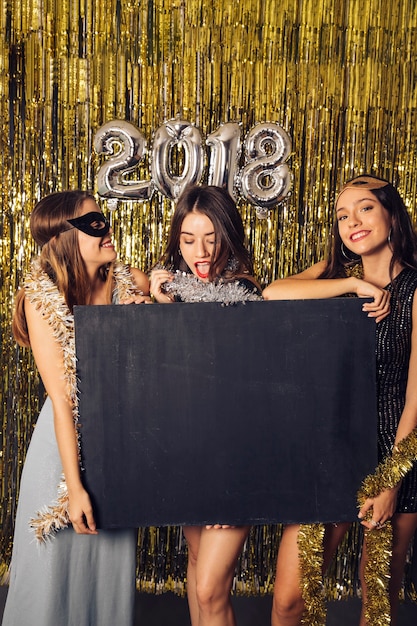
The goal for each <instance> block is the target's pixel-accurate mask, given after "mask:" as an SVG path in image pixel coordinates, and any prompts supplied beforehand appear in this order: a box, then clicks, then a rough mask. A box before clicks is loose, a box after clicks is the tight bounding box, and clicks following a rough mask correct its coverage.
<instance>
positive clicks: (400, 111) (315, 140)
mask: <svg viewBox="0 0 417 626" xmlns="http://www.w3.org/2000/svg"><path fill="white" fill-rule="evenodd" d="M0 44H1V45H0V145H1V150H0V163H1V195H0V203H1V207H0V238H1V248H0V253H1V268H0V271H1V284H0V288H1V295H0V307H1V374H2V375H1V386H0V390H1V408H2V413H1V419H2V447H1V458H0V462H1V466H0V467H1V469H0V477H1V509H0V524H1V528H2V536H1V542H0V561H1V565H0V568H1V570H2V571H3V572H4V571H5V569H6V567H7V564H8V562H9V559H10V551H11V535H12V522H13V517H14V513H15V506H16V497H17V493H18V489H19V477H20V471H21V467H22V464H23V460H24V455H25V451H26V447H27V444H28V441H29V439H30V435H31V431H32V426H33V423H34V421H35V420H36V415H37V411H38V409H39V403H40V401H41V400H42V388H41V385H40V382H39V379H38V375H37V372H36V369H35V367H34V364H33V361H32V359H31V356H30V353H29V352H28V351H26V350H22V349H20V348H18V347H16V345H15V343H14V341H13V340H12V338H11V335H10V319H11V308H12V300H13V294H14V292H15V290H16V288H17V286H18V284H19V283H20V281H21V278H22V274H23V273H24V271H25V269H26V268H27V266H28V263H29V261H30V258H31V256H32V255H33V254H34V253H36V248H35V246H34V244H33V242H32V241H31V238H30V234H29V229H28V219H29V215H30V212H31V210H32V208H33V205H34V204H35V202H36V201H37V200H38V199H39V198H40V197H41V196H43V195H45V194H47V193H50V192H53V191H56V190H61V189H67V188H89V189H93V190H94V191H97V184H96V183H97V180H96V179H97V172H98V169H99V167H100V165H101V164H102V162H103V156H102V155H97V154H96V153H95V152H94V150H93V139H94V135H95V133H96V132H97V130H98V129H99V128H100V127H101V126H102V125H103V124H104V123H105V122H108V121H111V120H116V119H118V120H126V121H130V122H132V123H133V124H134V125H135V126H137V127H138V128H139V129H140V131H141V132H142V134H143V135H144V136H145V137H146V139H147V143H148V150H150V148H151V146H152V142H153V138H154V135H155V132H156V131H157V129H158V128H159V127H160V126H161V124H162V123H163V122H164V121H167V120H169V119H172V118H175V117H177V116H179V117H180V118H181V119H185V120H188V121H190V122H191V123H193V124H194V125H195V126H197V127H198V128H199V129H200V131H201V133H202V136H203V142H204V139H205V138H207V136H208V135H209V134H210V133H212V132H214V131H215V130H216V128H218V127H219V126H220V124H222V123H225V122H239V124H240V127H241V134H242V139H244V137H245V136H246V134H247V133H248V132H249V130H250V129H251V128H252V127H253V126H254V125H255V124H257V123H260V122H277V123H278V124H280V125H281V126H282V127H283V128H284V129H285V130H286V131H287V133H288V134H289V136H290V137H291V140H292V152H291V157H290V159H289V161H288V164H289V166H290V168H291V172H292V176H293V189H292V192H291V193H290V194H289V196H288V197H287V199H286V201H285V202H284V203H283V204H282V205H281V206H279V207H275V208H273V209H271V210H270V211H269V212H268V215H267V218H266V219H262V220H261V219H258V217H257V216H256V212H255V207H254V206H252V205H251V204H249V203H248V202H244V201H242V200H240V201H239V207H240V210H241V213H242V217H243V219H244V222H245V225H246V232H247V236H248V244H249V246H250V248H251V250H252V252H253V255H254V258H255V266H256V270H257V273H258V276H259V279H260V281H261V282H262V283H263V284H266V283H268V282H270V281H271V280H272V279H273V278H275V277H279V276H281V277H282V276H284V275H286V274H288V273H292V272H294V271H297V270H300V269H302V268H304V267H305V266H307V265H309V264H310V263H312V262H314V261H316V260H318V259H320V258H322V257H323V255H324V254H325V253H326V245H327V244H326V242H327V239H328V234H329V228H330V225H331V223H332V219H333V218H332V211H333V208H332V204H333V199H334V195H335V190H336V189H337V187H338V186H339V185H340V184H341V183H342V182H343V181H344V180H346V179H347V178H348V177H351V176H352V175H355V174H359V173H363V172H370V173H375V174H379V175H381V176H384V177H387V178H389V179H391V180H392V181H393V182H395V183H396V184H398V187H399V189H400V191H401V193H402V194H403V196H404V197H405V200H406V203H407V206H408V207H409V210H410V214H411V215H412V217H413V218H415V217H416V215H415V196H416V176H415V175H414V172H415V169H416V130H415V129H417V113H416V111H417V108H416V107H417V88H416V85H417V76H416V73H417V62H416V52H415V51H416V49H417V8H416V3H415V0H399V1H398V2H393V1H392V0H368V1H367V2H366V3H365V4H364V2H363V1H361V0H346V1H345V2H340V1H339V0H304V1H303V0H235V2H233V3H229V2H221V1H219V0H211V1H210V2H200V1H197V0H147V1H145V0H142V1H140V0H78V1H77V2H73V1H72V0H0ZM148 154H149V153H148ZM148 154H147V155H146V157H145V158H144V160H143V161H142V162H141V163H140V165H139V168H138V172H137V177H138V178H139V179H140V180H145V179H149V177H150V159H149V156H148ZM206 154H207V153H206ZM178 167H180V164H179V166H178ZM207 170H208V164H207V158H206V162H205V169H204V173H203V180H206V179H207V175H208V171H207ZM103 204H104V207H105V206H106V201H104V202H103ZM171 213H172V202H171V201H170V200H168V199H167V198H166V197H164V196H163V195H161V194H159V193H154V195H153V196H152V198H151V199H150V200H149V201H146V202H138V201H133V202H132V201H131V202H128V201H125V200H120V201H118V203H117V209H116V211H115V212H114V214H112V217H113V222H114V229H115V240H116V242H117V245H118V249H119V256H120V258H121V259H122V260H125V261H126V262H129V263H132V264H133V265H136V266H138V267H141V268H143V269H147V268H149V267H150V266H151V265H152V263H153V262H154V261H155V260H156V259H157V258H158V256H159V253H160V251H161V249H162V247H163V245H164V241H165V237H166V233H167V229H168V225H169V219H170V216H171ZM278 534H279V529H274V528H269V527H260V528H259V529H257V530H256V532H255V533H253V534H252V536H251V540H250V541H249V543H248V546H247V548H246V550H245V553H244V555H243V556H242V559H241V563H240V569H239V572H238V574H237V579H236V589H237V591H245V592H251V593H257V592H260V593H262V592H264V591H268V590H270V589H271V584H272V582H271V576H272V571H273V561H274V558H275V554H276V543H277V542H276V539H277V535H278ZM351 540H352V539H351V538H350V539H349V541H351ZM139 554H140V567H141V568H142V569H141V571H142V573H141V574H140V578H139V581H138V586H139V587H140V588H144V589H149V590H155V589H157V590H161V591H163V590H166V589H175V590H177V591H179V592H181V591H182V584H183V583H182V580H183V572H184V567H183V566H184V548H183V544H182V542H181V538H180V535H179V533H178V532H177V530H176V529H172V528H168V529H148V530H146V531H143V533H142V534H141V536H140V541H139ZM352 568H353V564H351V565H350V569H349V567H348V568H347V570H346V568H345V570H344V569H343V568H341V565H340V562H339V563H338V564H337V568H336V569H337V572H338V574H337V576H338V587H337V589H338V591H335V592H332V593H333V594H334V595H337V594H338V593H342V592H343V591H346V589H348V588H349V589H351V588H352V585H353V584H354V583H353V580H352V576H353V569H352ZM342 570H343V571H342ZM346 572H347V573H346ZM0 574H1V571H0Z"/></svg>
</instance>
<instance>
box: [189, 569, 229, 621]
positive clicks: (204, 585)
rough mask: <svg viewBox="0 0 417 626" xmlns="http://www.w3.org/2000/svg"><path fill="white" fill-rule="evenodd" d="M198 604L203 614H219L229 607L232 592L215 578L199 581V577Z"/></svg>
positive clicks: (197, 588)
mask: <svg viewBox="0 0 417 626" xmlns="http://www.w3.org/2000/svg"><path fill="white" fill-rule="evenodd" d="M196 592H197V602H198V606H199V608H200V610H201V611H203V612H209V613H210V612H217V611H220V610H222V608H223V607H225V606H226V605H227V603H228V602H229V599H230V591H229V589H227V588H226V587H225V586H223V585H219V583H218V581H215V580H214V579H213V578H205V579H204V580H199V579H198V577H197V587H196Z"/></svg>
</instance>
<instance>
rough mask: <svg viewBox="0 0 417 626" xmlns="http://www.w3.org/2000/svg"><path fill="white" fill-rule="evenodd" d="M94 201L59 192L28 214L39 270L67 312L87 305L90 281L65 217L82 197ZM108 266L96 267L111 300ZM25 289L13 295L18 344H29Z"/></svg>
mask: <svg viewBox="0 0 417 626" xmlns="http://www.w3.org/2000/svg"><path fill="white" fill-rule="evenodd" d="M88 199H90V200H94V201H95V198H94V196H92V195H91V194H90V193H88V192H86V191H80V190H74V191H60V192H56V193H52V194H50V195H48V196H45V197H44V198H42V200H40V201H39V202H38V203H37V205H36V206H35V208H34V209H33V211H32V214H31V216H30V230H31V234H32V237H33V238H34V240H35V241H36V243H37V244H38V245H39V246H40V247H41V251H40V255H39V259H40V264H41V268H42V270H43V271H44V272H45V273H46V274H47V275H48V276H49V278H50V279H51V280H52V281H53V282H54V283H55V285H56V286H57V288H58V290H59V292H60V293H61V294H62V295H63V296H64V299H65V302H66V303H67V305H68V308H69V309H70V311H71V312H72V311H73V307H74V305H75V304H89V302H90V297H91V283H90V280H89V277H88V274H87V270H86V267H85V263H84V261H83V258H82V256H81V253H80V248H79V245H78V231H77V229H75V228H71V226H70V224H69V223H68V221H67V220H68V219H71V218H73V217H77V216H78V215H79V214H80V212H81V207H82V205H83V203H84V201H85V200H88ZM112 267H113V265H112V264H110V265H109V266H108V265H106V266H103V267H102V268H100V276H101V278H102V280H103V282H107V285H108V301H109V303H110V302H111V290H112V277H113V273H112ZM24 298H25V290H24V289H20V290H19V291H18V293H17V295H16V300H15V311H14V316H13V321H12V330H13V335H14V337H15V339H16V341H17V342H18V343H20V344H21V345H23V346H29V345H30V341H29V335H28V329H27V324H26V316H25V309H24Z"/></svg>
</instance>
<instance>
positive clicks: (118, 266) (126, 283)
mask: <svg viewBox="0 0 417 626" xmlns="http://www.w3.org/2000/svg"><path fill="white" fill-rule="evenodd" d="M113 274H114V278H115V281H116V287H117V289H118V291H119V292H120V291H121V290H122V289H125V290H126V289H127V290H129V291H130V290H131V291H132V292H134V291H136V290H139V291H141V292H142V293H143V294H144V295H148V294H149V279H148V277H147V275H146V274H145V272H143V271H142V270H140V269H138V268H137V267H131V266H130V265H126V264H123V263H120V262H119V261H117V262H116V263H115V264H114V266H113Z"/></svg>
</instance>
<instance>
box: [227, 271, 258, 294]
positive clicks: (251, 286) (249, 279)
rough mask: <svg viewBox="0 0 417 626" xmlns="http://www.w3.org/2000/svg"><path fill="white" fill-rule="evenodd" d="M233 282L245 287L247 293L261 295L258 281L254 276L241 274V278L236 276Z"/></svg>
mask: <svg viewBox="0 0 417 626" xmlns="http://www.w3.org/2000/svg"><path fill="white" fill-rule="evenodd" d="M234 281H235V282H236V283H238V284H239V285H240V286H241V287H245V289H248V290H249V291H253V292H254V293H257V294H261V293H262V289H261V286H260V284H259V283H258V281H257V280H256V278H255V277H254V276H251V275H250V274H243V275H241V276H236V277H235V279H234Z"/></svg>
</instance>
